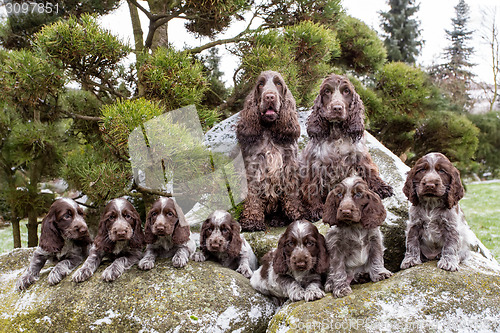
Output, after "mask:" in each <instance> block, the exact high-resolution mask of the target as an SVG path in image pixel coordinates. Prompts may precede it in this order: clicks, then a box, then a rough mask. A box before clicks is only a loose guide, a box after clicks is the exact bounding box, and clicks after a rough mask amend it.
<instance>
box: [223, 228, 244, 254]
mask: <svg viewBox="0 0 500 333" xmlns="http://www.w3.org/2000/svg"><path fill="white" fill-rule="evenodd" d="M240 231H241V227H240V224H239V223H238V222H237V221H236V220H235V219H233V218H231V242H230V243H229V245H228V248H227V253H228V255H229V256H230V257H232V258H238V257H239V256H240V253H241V246H242V245H243V240H242V239H241V235H240Z"/></svg>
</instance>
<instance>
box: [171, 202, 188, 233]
mask: <svg viewBox="0 0 500 333" xmlns="http://www.w3.org/2000/svg"><path fill="white" fill-rule="evenodd" d="M172 200H173V201H174V208H175V211H176V212H177V218H178V219H179V225H181V226H183V227H186V226H187V227H189V223H188V222H187V220H186V217H185V216H184V212H183V211H182V208H181V206H179V205H178V204H177V201H175V199H174V198H172Z"/></svg>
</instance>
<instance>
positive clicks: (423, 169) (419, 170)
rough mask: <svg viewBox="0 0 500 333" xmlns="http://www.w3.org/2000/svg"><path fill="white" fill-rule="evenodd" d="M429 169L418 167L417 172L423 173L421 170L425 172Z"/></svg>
mask: <svg viewBox="0 0 500 333" xmlns="http://www.w3.org/2000/svg"><path fill="white" fill-rule="evenodd" d="M425 171H427V170H426V169H425V168H420V169H417V171H416V172H415V173H421V172H425Z"/></svg>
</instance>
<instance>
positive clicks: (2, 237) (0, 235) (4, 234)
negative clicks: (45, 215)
mask: <svg viewBox="0 0 500 333" xmlns="http://www.w3.org/2000/svg"><path fill="white" fill-rule="evenodd" d="M26 223H28V221H27V220H23V221H21V222H20V223H19V224H20V227H21V246H22V247H28V228H27V227H26ZM38 236H40V225H38ZM13 248H14V240H13V239H12V225H11V224H9V225H8V226H7V227H2V228H0V254H2V253H6V252H10V251H11V250H12V249H13Z"/></svg>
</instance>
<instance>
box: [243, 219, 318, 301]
mask: <svg viewBox="0 0 500 333" xmlns="http://www.w3.org/2000/svg"><path fill="white" fill-rule="evenodd" d="M327 272H328V252H327V249H326V245H325V237H324V236H323V235H322V234H320V233H319V231H318V229H317V228H316V226H315V225H314V224H312V223H311V222H309V221H306V220H298V221H295V222H293V223H292V224H290V225H289V226H288V228H287V229H286V231H285V232H284V233H283V235H281V237H280V239H279V241H278V248H277V249H275V250H272V251H269V252H268V253H267V254H266V255H265V256H264V257H263V258H262V266H261V267H260V268H259V269H258V270H256V271H255V272H254V274H253V276H252V278H251V279H250V284H251V285H252V287H253V288H254V289H255V290H257V291H259V292H261V293H263V294H264V295H270V296H274V297H277V298H278V299H287V298H289V299H290V300H292V301H300V300H305V301H306V302H308V301H314V300H317V299H320V298H322V297H323V296H325V293H324V291H323V288H322V274H326V273H327Z"/></svg>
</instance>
